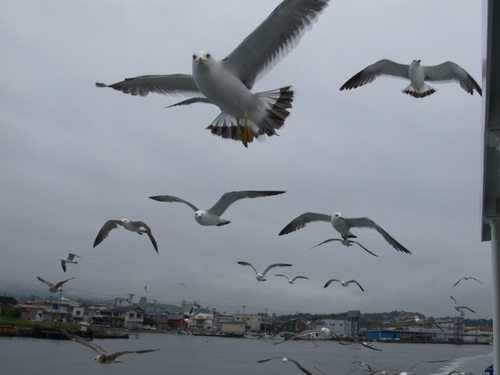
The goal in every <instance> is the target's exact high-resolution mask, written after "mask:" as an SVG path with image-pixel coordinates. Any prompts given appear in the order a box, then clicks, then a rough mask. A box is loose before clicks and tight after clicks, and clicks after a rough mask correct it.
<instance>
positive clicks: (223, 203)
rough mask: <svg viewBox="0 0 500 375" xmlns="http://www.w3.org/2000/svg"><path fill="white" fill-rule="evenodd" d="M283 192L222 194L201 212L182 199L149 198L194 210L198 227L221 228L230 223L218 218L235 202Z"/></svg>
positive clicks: (171, 196) (167, 196) (171, 197)
mask: <svg viewBox="0 0 500 375" xmlns="http://www.w3.org/2000/svg"><path fill="white" fill-rule="evenodd" d="M283 193H285V192H284V191H231V192H229V193H224V194H223V195H222V197H220V199H219V200H218V201H217V203H215V204H214V205H213V206H212V208H209V209H208V210H201V209H199V208H198V207H196V206H195V205H194V204H192V203H189V202H188V201H185V200H184V199H181V198H177V197H174V196H173V195H156V196H154V197H149V198H151V199H153V200H155V201H159V202H179V203H184V204H187V205H188V206H189V207H191V208H192V209H193V210H194V219H195V220H196V221H197V222H198V224H200V225H204V226H212V225H215V226H218V227H220V226H222V225H226V224H229V223H230V221H228V220H224V219H221V218H220V216H221V215H222V214H223V213H224V211H226V210H227V208H228V207H229V206H230V205H231V204H233V203H234V202H236V201H237V200H240V199H243V198H260V197H268V196H271V195H278V194H283Z"/></svg>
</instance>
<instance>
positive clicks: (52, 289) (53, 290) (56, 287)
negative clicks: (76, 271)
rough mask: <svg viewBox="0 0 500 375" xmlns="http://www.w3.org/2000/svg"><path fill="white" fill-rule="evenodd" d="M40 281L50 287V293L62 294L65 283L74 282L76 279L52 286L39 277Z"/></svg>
mask: <svg viewBox="0 0 500 375" xmlns="http://www.w3.org/2000/svg"><path fill="white" fill-rule="evenodd" d="M36 278H37V279H38V280H40V281H41V282H42V283H44V284H46V285H47V286H48V289H47V290H48V291H49V292H51V293H57V292H60V291H62V286H63V284H64V283H65V282H67V281H70V280H73V279H74V277H72V278H71V279H67V280H64V281H59V282H58V283H57V284H56V285H54V284H52V283H51V282H49V281H47V280H44V279H42V278H41V277H40V276H37V277H36Z"/></svg>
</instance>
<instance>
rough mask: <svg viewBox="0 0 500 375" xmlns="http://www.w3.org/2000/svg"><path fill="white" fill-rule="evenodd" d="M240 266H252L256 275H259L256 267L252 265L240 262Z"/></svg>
mask: <svg viewBox="0 0 500 375" xmlns="http://www.w3.org/2000/svg"><path fill="white" fill-rule="evenodd" d="M238 264H241V265H242V266H250V267H252V268H253V270H254V271H255V274H258V272H257V270H256V269H255V267H254V266H253V265H252V264H250V263H248V262H238Z"/></svg>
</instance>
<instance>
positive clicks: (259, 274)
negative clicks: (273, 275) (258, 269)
mask: <svg viewBox="0 0 500 375" xmlns="http://www.w3.org/2000/svg"><path fill="white" fill-rule="evenodd" d="M255 278H256V279H257V281H267V280H266V279H265V278H264V275H263V274H261V273H258V274H257V275H255Z"/></svg>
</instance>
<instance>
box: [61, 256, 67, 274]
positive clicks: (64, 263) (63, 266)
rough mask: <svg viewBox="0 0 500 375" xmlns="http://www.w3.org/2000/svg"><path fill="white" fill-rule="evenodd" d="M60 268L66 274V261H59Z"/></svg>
mask: <svg viewBox="0 0 500 375" xmlns="http://www.w3.org/2000/svg"><path fill="white" fill-rule="evenodd" d="M61 266H62V269H63V271H64V272H66V261H65V260H64V259H61Z"/></svg>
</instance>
